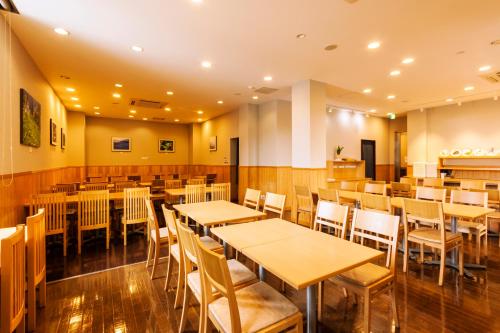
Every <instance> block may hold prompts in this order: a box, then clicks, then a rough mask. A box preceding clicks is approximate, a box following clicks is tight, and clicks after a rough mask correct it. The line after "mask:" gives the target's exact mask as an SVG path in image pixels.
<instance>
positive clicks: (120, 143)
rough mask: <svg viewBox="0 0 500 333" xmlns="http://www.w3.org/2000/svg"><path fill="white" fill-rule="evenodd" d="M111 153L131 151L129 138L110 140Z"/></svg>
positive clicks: (113, 138)
mask: <svg viewBox="0 0 500 333" xmlns="http://www.w3.org/2000/svg"><path fill="white" fill-rule="evenodd" d="M111 151H132V146H131V139H130V138H118V137H112V138H111Z"/></svg>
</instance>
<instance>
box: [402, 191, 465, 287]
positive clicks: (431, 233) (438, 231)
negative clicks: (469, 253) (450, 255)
mask: <svg viewBox="0 0 500 333" xmlns="http://www.w3.org/2000/svg"><path fill="white" fill-rule="evenodd" d="M403 222H404V228H405V238H404V249H405V250H404V261H403V272H406V271H407V270H408V254H409V247H408V243H409V242H413V243H417V244H419V245H420V261H421V262H423V260H424V258H423V248H424V246H428V247H431V248H433V249H436V250H439V252H440V253H439V254H440V256H441V264H440V267H439V285H440V286H442V285H443V278H444V269H445V267H446V253H447V252H449V251H451V250H454V249H455V248H458V250H459V270H460V276H462V275H463V267H464V246H463V239H462V235H461V234H460V233H458V232H457V233H452V232H448V231H446V227H445V222H444V216H443V204H442V203H441V202H432V201H424V200H416V199H403ZM410 222H413V224H415V225H418V224H419V222H420V223H421V222H424V224H426V225H430V227H421V228H418V229H414V230H410Z"/></svg>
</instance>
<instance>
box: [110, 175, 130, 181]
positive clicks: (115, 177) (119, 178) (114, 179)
mask: <svg viewBox="0 0 500 333" xmlns="http://www.w3.org/2000/svg"><path fill="white" fill-rule="evenodd" d="M108 181H109V182H110V183H121V182H126V181H128V179H127V176H108Z"/></svg>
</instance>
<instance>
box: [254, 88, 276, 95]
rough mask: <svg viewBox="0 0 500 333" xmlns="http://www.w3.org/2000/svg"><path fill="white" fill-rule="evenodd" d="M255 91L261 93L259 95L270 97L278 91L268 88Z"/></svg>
mask: <svg viewBox="0 0 500 333" xmlns="http://www.w3.org/2000/svg"><path fill="white" fill-rule="evenodd" d="M254 91H255V92H256V93H259V94H264V95H269V94H272V93H274V92H277V91H278V89H274V88H268V87H260V88H259V89H255V90H254Z"/></svg>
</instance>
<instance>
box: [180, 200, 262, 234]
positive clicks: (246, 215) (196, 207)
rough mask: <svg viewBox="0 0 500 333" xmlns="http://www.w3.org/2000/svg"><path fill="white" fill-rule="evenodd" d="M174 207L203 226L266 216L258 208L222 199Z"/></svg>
mask: <svg viewBox="0 0 500 333" xmlns="http://www.w3.org/2000/svg"><path fill="white" fill-rule="evenodd" d="M174 208H175V209H176V210H177V211H179V213H180V214H181V215H184V216H188V217H189V218H191V219H193V220H194V221H195V222H196V223H198V224H200V225H202V226H204V227H210V226H213V225H218V224H226V223H239V222H242V221H246V220H248V221H250V220H257V219H260V218H262V217H264V216H266V214H265V213H262V212H260V211H258V210H255V209H251V208H248V207H245V206H241V205H238V204H235V203H232V202H229V201H224V200H217V201H206V202H198V203H190V204H181V205H174Z"/></svg>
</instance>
